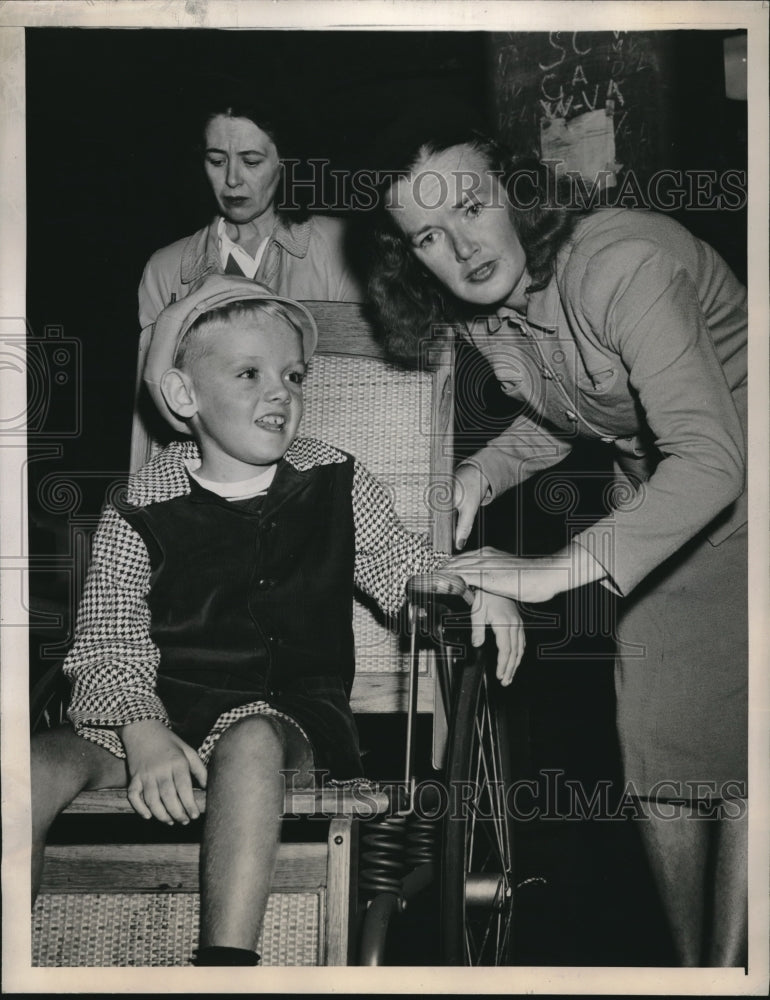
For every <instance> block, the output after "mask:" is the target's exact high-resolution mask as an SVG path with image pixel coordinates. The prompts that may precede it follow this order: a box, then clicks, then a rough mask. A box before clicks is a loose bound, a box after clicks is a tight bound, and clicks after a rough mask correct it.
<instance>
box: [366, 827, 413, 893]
mask: <svg viewBox="0 0 770 1000" xmlns="http://www.w3.org/2000/svg"><path fill="white" fill-rule="evenodd" d="M405 840H406V817H405V816H385V817H383V818H381V819H376V820H372V822H370V823H367V824H366V826H365V827H364V830H363V831H362V833H361V846H362V850H361V869H360V875H359V887H360V889H361V891H362V892H368V893H372V894H373V895H376V894H377V893H378V892H393V893H395V894H396V895H398V894H399V893H400V892H401V879H402V878H403V876H404V875H405V874H406V870H407V866H406V848H405Z"/></svg>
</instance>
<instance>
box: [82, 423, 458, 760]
mask: <svg viewBox="0 0 770 1000" xmlns="http://www.w3.org/2000/svg"><path fill="white" fill-rule="evenodd" d="M198 457H199V453H198V449H197V445H195V444H194V443H193V442H191V441H186V442H179V441H175V442H172V443H171V444H170V445H168V446H167V447H166V448H165V449H164V450H163V451H162V452H161V453H160V454H159V455H158V456H157V457H156V458H155V459H153V460H152V461H151V462H149V463H148V464H147V465H145V466H144V467H143V468H142V469H140V470H139V472H137V473H136V474H135V475H133V476H132V477H131V478H130V480H129V484H128V490H127V495H126V509H127V510H128V509H130V508H135V507H142V506H146V505H148V504H152V503H159V502H162V501H166V500H171V499H173V498H174V497H177V496H182V495H184V494H187V493H189V492H190V479H189V475H188V473H187V467H186V465H185V460H195V459H197V458H198ZM284 460H285V461H287V462H289V463H290V464H291V465H292V466H294V468H295V469H297V470H298V471H305V470H307V469H310V468H313V467H316V466H319V465H327V464H330V463H341V462H350V461H352V462H353V463H354V471H353V487H352V508H353V522H354V532H355V562H354V582H355V584H356V586H357V587H359V588H360V589H361V590H363V591H364V592H365V593H367V594H368V595H369V596H370V597H372V598H373V599H374V600H375V601H376V602H377V604H378V605H379V606H380V607H381V608H382V610H383V611H385V612H386V613H387V614H389V615H395V614H397V613H398V611H399V610H400V608H401V606H402V604H403V601H404V587H405V585H406V581H407V580H408V579H409V577H411V576H413V575H415V574H418V573H427V572H430V571H431V570H435V569H438V568H439V567H440V566H442V565H443V564H444V563H445V562H446V560H447V558H448V556H447V555H445V554H443V553H437V552H435V551H434V550H433V549H432V548H431V546H430V544H429V543H428V541H427V539H426V538H425V537H424V536H422V535H419V534H416V533H413V532H409V531H407V530H406V529H405V528H404V527H403V525H402V524H401V522H400V521H399V519H398V517H397V516H396V513H395V511H394V510H393V506H392V504H391V501H390V498H389V497H388V495H387V492H386V490H385V489H384V487H383V486H382V484H381V483H380V482H378V480H377V479H375V478H374V477H373V476H372V475H371V474H370V473H369V472H367V470H366V469H365V468H364V467H363V466H362V465H361V464H360V463H359V462H358V461H356V460H355V459H353V458H352V457H351V456H350V455H347V454H346V453H345V452H342V451H340V450H339V449H337V448H334V447H333V446H331V445H328V444H326V443H325V442H323V441H318V440H315V439H312V438H297V439H296V440H295V441H294V443H293V444H292V446H291V447H290V448H289V450H288V451H287V452H286V455H285V456H284ZM120 506H122V503H121V504H120ZM183 585H184V583H183V581H180V586H183ZM150 586H151V566H150V557H149V554H148V552H147V549H146V547H145V544H144V542H143V540H142V538H141V537H140V535H139V534H138V533H137V532H136V531H135V530H134V528H132V527H131V526H130V525H129V524H128V522H127V521H126V520H125V519H124V518H123V517H122V516H121V513H120V509H119V505H118V504H117V503H111V504H108V505H107V506H106V507H105V509H104V511H103V513H102V516H101V519H100V522H99V526H98V529H97V532H96V535H95V538H94V545H93V551H92V557H91V565H90V569H89V573H88V578H87V580H86V585H85V589H84V593H83V597H82V600H81V603H80V608H79V611H78V621H77V627H76V632H75V642H74V644H73V647H72V649H71V650H70V653H69V655H68V656H67V659H66V660H65V663H64V672H65V674H66V675H67V676H68V677H69V678H70V679H71V680H72V681H73V685H74V686H73V694H72V700H71V703H70V708H69V713H68V714H69V717H70V720H71V721H72V723H73V725H74V726H75V729H76V730H77V731H78V732H79V733H80V735H81V736H84V737H85V738H87V739H89V740H92V741H93V742H95V743H98V744H99V745H101V746H103V747H104V748H105V749H107V750H109V751H110V752H112V753H114V754H115V755H116V756H119V757H124V756H125V753H124V751H123V745H122V742H121V740H120V739H119V737H118V735H117V734H116V733H115V731H114V727H118V726H124V725H127V724H129V723H131V722H138V721H140V720H145V719H159V720H161V721H163V722H164V723H165V724H166V725H168V715H167V713H166V710H165V708H164V706H163V703H162V702H161V700H160V698H159V697H158V695H157V694H156V690H155V687H156V675H157V670H158V665H159V662H160V651H159V649H158V647H157V646H156V645H155V644H154V643H153V641H152V639H151V636H150V625H151V621H150V610H149V607H148V604H147V600H146V598H147V595H148V593H149V590H150ZM266 710H267V711H269V706H267V705H266V703H265V702H254V703H251V704H249V705H246V706H240V707H239V708H236V709H234V710H232V711H231V712H226V713H224V714H223V715H222V716H220V718H219V719H218V720H217V723H216V726H215V729H214V730H212V732H211V733H210V734H209V737H208V738H207V740H206V742H205V743H204V745H203V746H202V747H201V756H202V757H203V758H204V759H206V757H207V756H208V754H209V753H210V752H211V749H212V748H213V743H214V741H215V740H216V738H217V737H218V736H219V735H220V734H221V733H222V732H224V731H225V729H226V728H227V727H228V726H229V725H231V724H232V723H233V722H235V721H236V720H237V719H239V718H243V716H244V715H247V714H252V713H253V714H257V713H261V712H264V711H266Z"/></svg>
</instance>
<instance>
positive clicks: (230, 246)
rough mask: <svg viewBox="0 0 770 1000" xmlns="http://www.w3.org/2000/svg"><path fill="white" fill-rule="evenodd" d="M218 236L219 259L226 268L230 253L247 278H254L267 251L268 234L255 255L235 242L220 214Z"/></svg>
mask: <svg viewBox="0 0 770 1000" xmlns="http://www.w3.org/2000/svg"><path fill="white" fill-rule="evenodd" d="M217 238H218V240H219V261H220V263H221V265H222V268H223V269H224V268H225V267H226V266H227V259H228V257H229V256H230V254H232V255H233V257H234V258H235V262H236V264H237V265H238V267H239V268H240V269H241V270H242V271H243V273H244V274H245V275H246V277H247V278H251V279H252V280H253V279H254V275H255V274H256V273H257V271H258V270H259V265H260V263H261V261H262V255H263V254H264V252H265V247H266V246H267V242H268V240H269V239H270V237H269V236H266V237H265V238H264V239H263V240H262V242H261V243H260V244H259V246H258V247H257V252H256V255H255V256H254V257H252V256H251V254H250V253H249V252H248V251H247V250H244V249H243V247H242V246H241V245H240V244H239V243H235V242H233V240H231V239H230V237H229V236H228V235H227V224H226V222H225V220H224V218H222V217H221V216H220V219H219V225H218V226H217Z"/></svg>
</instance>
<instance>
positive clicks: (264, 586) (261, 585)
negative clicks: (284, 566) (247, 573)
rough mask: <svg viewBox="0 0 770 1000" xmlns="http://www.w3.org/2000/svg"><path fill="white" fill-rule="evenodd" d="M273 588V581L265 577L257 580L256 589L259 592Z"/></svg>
mask: <svg viewBox="0 0 770 1000" xmlns="http://www.w3.org/2000/svg"><path fill="white" fill-rule="evenodd" d="M274 586H275V580H271V579H269V578H268V577H265V578H264V579H262V580H257V588H258V589H259V590H270V588H271V587H274Z"/></svg>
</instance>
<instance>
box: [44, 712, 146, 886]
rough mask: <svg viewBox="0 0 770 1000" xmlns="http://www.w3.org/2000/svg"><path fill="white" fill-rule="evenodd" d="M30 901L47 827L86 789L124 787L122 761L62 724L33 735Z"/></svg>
mask: <svg viewBox="0 0 770 1000" xmlns="http://www.w3.org/2000/svg"><path fill="white" fill-rule="evenodd" d="M30 767H31V792H32V901H33V902H34V901H35V898H36V896H37V893H38V890H39V888H40V877H41V875H42V871H43V852H44V850H45V841H46V837H47V836H48V830H49V829H50V826H51V823H53V821H54V820H55V819H56V817H57V816H58V815H59V813H60V812H61V811H62V810H63V809H65V808H66V807H67V806H68V805H69V804H70V802H72V800H73V799H74V798H75V796H76V795H78V793H79V792H82V791H83V789H85V788H124V787H125V786H126V784H127V776H126V762H125V760H122V759H120V758H119V757H116V756H115V755H114V754H111V753H110V752H109V750H105V749H104V748H103V747H100V746H98V745H97V744H96V743H92V742H91V740H86V739H83V738H82V737H81V736H78V735H76V733H75V731H74V730H73V729H72V728H71V727H70V726H62V727H60V728H59V729H52V730H50V731H48V732H44V733H37V734H35V735H34V736H33V737H32V747H31V758H30Z"/></svg>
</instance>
